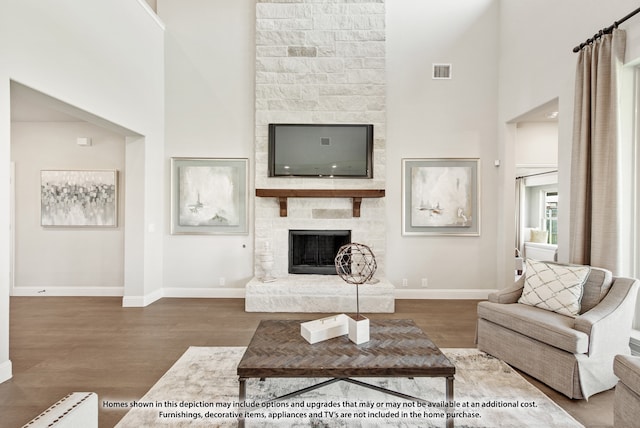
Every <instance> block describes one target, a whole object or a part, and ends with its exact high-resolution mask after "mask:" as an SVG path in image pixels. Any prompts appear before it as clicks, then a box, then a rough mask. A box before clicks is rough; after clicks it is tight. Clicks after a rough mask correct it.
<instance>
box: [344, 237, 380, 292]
mask: <svg viewBox="0 0 640 428" xmlns="http://www.w3.org/2000/svg"><path fill="white" fill-rule="evenodd" d="M335 264H336V272H337V273H338V275H339V276H340V278H342V279H343V280H344V281H345V282H346V283H348V284H355V285H360V284H364V283H365V282H367V281H369V280H370V279H371V278H373V274H374V273H375V272H376V269H377V268H378V265H377V263H376V256H375V255H373V251H371V248H369V247H368V246H366V245H364V244H358V243H355V242H352V243H350V244H346V245H343V246H342V247H340V249H339V250H338V254H336V258H335Z"/></svg>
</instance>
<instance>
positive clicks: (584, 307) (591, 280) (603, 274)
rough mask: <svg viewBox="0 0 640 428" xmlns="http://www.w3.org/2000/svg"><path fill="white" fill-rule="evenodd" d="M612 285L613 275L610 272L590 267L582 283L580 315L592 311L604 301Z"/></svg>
mask: <svg viewBox="0 0 640 428" xmlns="http://www.w3.org/2000/svg"><path fill="white" fill-rule="evenodd" d="M612 283H613V275H612V273H611V271H610V270H606V269H601V268H596V267H591V272H590V273H589V277H588V278H587V281H586V282H585V283H584V291H583V293H582V301H581V302H580V313H581V314H584V313H585V312H588V311H590V310H591V309H593V308H594V307H595V306H596V305H597V304H598V303H600V302H601V301H602V299H604V296H606V295H607V293H608V292H609V288H611V284H612Z"/></svg>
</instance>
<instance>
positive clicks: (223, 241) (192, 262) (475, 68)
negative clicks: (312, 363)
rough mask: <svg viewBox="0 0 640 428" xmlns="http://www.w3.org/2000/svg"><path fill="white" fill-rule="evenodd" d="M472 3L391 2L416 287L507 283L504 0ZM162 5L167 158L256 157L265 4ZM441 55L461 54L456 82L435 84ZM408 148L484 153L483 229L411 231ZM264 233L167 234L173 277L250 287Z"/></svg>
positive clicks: (394, 108)
mask: <svg viewBox="0 0 640 428" xmlns="http://www.w3.org/2000/svg"><path fill="white" fill-rule="evenodd" d="M464 3H465V7H464V8H461V7H460V4H459V3H457V4H453V5H448V4H439V5H438V7H437V8H436V7H433V6H432V5H430V4H429V2H423V1H420V0H393V1H389V2H386V20H387V37H386V39H387V40H386V43H387V56H388V62H387V70H386V71H387V84H388V90H387V99H388V109H387V120H388V126H387V132H388V134H387V135H388V136H389V139H388V140H387V165H386V167H387V173H386V176H387V185H386V191H387V193H386V194H387V197H386V200H387V212H386V223H387V225H386V227H387V240H388V241H387V251H386V253H387V254H388V256H387V262H386V265H387V276H388V277H389V279H390V280H391V281H392V282H394V283H395V284H397V285H399V284H401V283H402V279H403V278H407V279H408V283H409V288H419V287H420V279H421V278H423V277H427V278H428V280H429V285H430V288H437V289H457V290H460V289H463V290H464V289H469V288H472V289H477V288H483V289H491V288H496V264H495V256H494V254H495V248H496V245H497V242H496V229H497V227H498V223H497V222H496V221H495V217H496V215H497V211H496V205H497V198H496V192H494V191H493V189H495V188H496V186H497V185H498V183H497V172H496V169H495V167H494V166H493V161H494V159H496V158H497V152H498V147H497V143H496V141H497V133H496V121H497V120H496V111H497V101H498V96H497V90H498V86H497V72H498V7H497V1H495V0H469V1H465V2H464ZM157 9H158V14H159V16H160V17H161V19H162V20H163V21H164V22H165V23H166V26H167V61H166V67H167V68H166V74H167V77H166V79H167V83H166V88H167V89H166V94H167V95H166V96H167V145H166V157H167V159H166V162H167V163H168V161H169V158H170V157H171V156H193V157H197V156H204V157H218V156H229V157H249V158H252V157H253V155H252V150H253V142H252V141H253V140H252V138H253V136H252V126H253V124H254V116H253V97H254V95H253V92H254V87H253V76H254V73H255V60H254V58H255V56H254V55H255V53H254V44H255V40H254V23H255V1H253V0H242V1H231V0H228V1H219V2H209V1H204V0H189V1H188V2H185V1H182V0H180V1H179V0H158V5H157ZM434 62H447V63H449V62H450V63H452V64H453V75H454V79H453V80H451V81H432V80H431V78H430V76H431V64H432V63H434ZM221 82H224V83H223V84H221ZM404 157H424V158H429V157H478V158H481V160H482V168H481V171H482V177H481V180H482V188H483V192H482V216H483V221H482V235H481V236H480V237H467V238H463V237H455V238H452V237H411V238H409V237H403V236H401V234H400V231H401V229H400V227H401V218H400V201H401V187H402V184H401V179H400V178H401V171H400V166H401V159H402V158H404ZM250 160H251V162H252V163H253V162H254V159H250ZM252 168H253V165H252ZM165 188H166V189H167V191H168V190H169V182H168V177H167V178H166V186H165ZM250 192H252V193H251V194H253V188H252V189H250ZM165 209H166V210H168V204H167V206H166V208H165ZM252 215H253V213H252ZM167 227H168V226H167ZM165 233H166V230H165ZM252 242H253V239H252V237H251V236H249V237H220V236H171V235H167V236H166V237H165V240H164V244H165V246H164V251H165V269H164V275H165V286H166V287H168V288H183V289H185V288H186V289H188V288H209V289H215V288H216V287H220V285H219V278H220V277H225V278H226V286H227V287H242V286H243V284H244V282H246V279H247V278H250V277H251V276H252V275H253V271H252V260H253V252H254V249H253V248H252V245H253V244H252ZM243 245H246V246H247V248H243ZM183 254H189V257H187V258H185V257H184V256H182V255H183ZM452 254H453V255H454V256H452ZM181 257H182V258H181ZM461 265H464V266H465V268H464V269H460V266H461Z"/></svg>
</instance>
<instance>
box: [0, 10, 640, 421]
mask: <svg viewBox="0 0 640 428" xmlns="http://www.w3.org/2000/svg"><path fill="white" fill-rule="evenodd" d="M41 3H42V2H37V1H34V2H20V4H11V5H7V6H6V7H7V8H8V11H7V13H3V14H2V16H3V19H2V25H1V26H0V28H2V30H0V31H1V32H2V36H3V37H1V38H0V39H1V40H2V41H1V42H0V43H2V45H3V48H2V50H1V51H2V52H3V56H5V55H6V58H7V61H3V63H2V64H0V76H2V84H1V85H0V94H1V95H2V97H1V98H2V99H4V100H7V101H6V102H5V103H3V104H2V105H1V106H0V115H1V116H2V118H3V120H4V121H5V123H6V124H7V125H8V126H7V127H6V128H5V129H6V130H7V131H6V132H4V133H3V134H2V135H1V136H0V146H1V147H2V153H3V155H2V157H3V159H5V162H3V164H2V165H0V171H2V175H3V177H6V178H7V179H9V178H10V177H11V178H13V179H14V180H15V185H14V189H13V190H11V189H9V188H6V189H5V188H2V189H0V200H3V201H7V202H8V203H3V204H0V205H2V207H3V208H2V209H1V210H0V223H2V224H6V225H15V228H12V229H11V230H12V231H13V232H11V233H9V231H8V229H9V228H6V227H5V228H3V229H4V231H3V232H1V233H2V235H0V236H2V242H5V243H7V244H6V245H5V246H3V248H2V249H1V250H0V260H1V263H0V265H2V272H4V274H3V277H2V279H0V306H1V307H2V308H3V310H2V311H0V313H2V315H0V331H1V332H2V334H1V337H2V341H1V342H0V380H7V379H9V378H10V377H11V375H12V368H11V364H12V359H11V353H12V350H11V347H10V340H11V337H10V335H9V332H10V326H11V325H12V323H11V319H10V316H9V313H10V311H9V309H10V308H12V305H11V299H12V298H13V297H20V298H29V299H39V298H42V297H45V298H50V297H56V296H91V297H104V298H121V303H122V306H124V307H125V308H127V309H130V310H137V309H136V308H147V307H149V306H153V305H154V304H155V303H160V302H162V301H163V300H164V299H169V298H199V299H244V297H245V287H246V286H247V284H248V283H249V282H250V281H252V280H253V279H254V277H256V276H259V275H260V273H261V270H262V267H261V266H260V261H259V257H258V256H259V255H260V253H261V252H262V251H263V249H264V246H265V243H267V242H268V243H270V245H271V248H272V250H273V251H274V253H275V254H274V257H275V260H276V268H275V276H279V275H280V276H282V275H283V271H284V269H285V268H283V267H282V266H283V263H284V262H283V261H282V260H283V258H284V255H282V254H280V253H277V251H280V250H281V249H282V246H283V245H282V234H281V232H280V231H279V229H277V228H276V227H275V226H279V225H280V224H283V221H284V220H283V219H284V217H282V218H281V217H280V216H279V214H278V209H279V208H280V206H279V205H278V199H277V198H273V197H255V194H256V189H261V188H282V187H288V188H293V189H300V188H303V189H322V190H335V189H344V188H347V189H354V188H357V189H366V190H372V189H373V190H375V189H383V190H384V192H385V196H384V197H383V198H375V199H367V198H363V199H362V204H361V207H360V217H349V218H347V219H343V217H344V216H343V213H344V212H345V211H351V209H352V201H351V200H350V199H349V198H331V199H319V200H313V201H310V202H309V201H306V200H301V199H298V198H289V200H288V202H287V203H288V211H289V215H288V216H287V217H286V218H287V219H289V221H292V222H293V223H294V226H293V227H294V228H295V227H298V226H297V224H300V223H304V224H305V225H306V224H307V222H306V221H302V220H300V219H296V215H298V214H299V215H301V216H302V217H301V218H303V219H304V218H305V217H307V216H313V214H310V215H307V214H305V213H301V210H302V209H309V208H310V209H311V210H312V211H313V210H318V209H328V210H330V211H331V212H330V213H329V215H330V216H333V217H331V218H328V219H327V218H323V219H320V220H319V221H318V223H317V227H316V226H314V228H320V229H323V228H326V227H327V226H326V225H327V224H333V223H337V222H338V220H340V221H341V222H342V223H344V224H346V226H344V228H348V229H354V230H356V232H355V236H354V241H364V242H362V243H364V244H368V245H370V246H371V248H372V250H373V251H374V253H375V254H376V257H377V259H378V272H377V276H379V277H383V278H386V280H387V281H388V282H389V283H391V284H393V286H394V287H395V298H396V299H398V300H417V301H421V300H425V301H429V302H438V301H441V300H442V301H443V302H444V301H446V302H453V303H450V304H451V305H452V306H451V307H455V301H457V300H461V301H469V300H483V299H486V298H487V297H488V295H489V294H490V293H491V292H493V291H495V290H500V289H503V288H505V287H508V286H510V285H511V283H512V282H513V278H514V268H513V264H514V260H513V256H514V254H513V253H514V251H513V247H514V244H513V243H514V242H516V227H515V223H514V221H513V219H514V218H515V212H516V202H515V198H514V194H515V180H514V179H515V177H516V176H517V172H516V171H517V167H518V166H522V164H524V163H525V161H522V160H520V159H519V153H517V152H516V148H515V147H516V144H515V143H516V142H517V134H518V129H519V126H520V129H522V125H519V124H521V123H522V118H523V117H526V116H527V114H528V113H530V112H535V111H536V110H537V109H539V107H540V106H545V105H549V104H550V103H551V104H553V105H556V104H557V108H558V110H557V111H558V116H557V118H556V119H555V121H554V123H557V154H556V156H555V159H556V162H557V165H556V168H555V169H557V171H558V172H557V175H558V183H557V189H558V195H559V209H558V235H557V251H558V256H557V258H558V261H560V262H567V261H568V260H569V247H570V241H569V236H568V235H569V234H568V230H569V225H570V223H571V218H570V213H569V210H568V209H563V208H568V204H567V203H566V201H568V195H569V194H570V191H571V190H570V189H571V183H570V174H569V170H570V166H571V140H572V132H573V99H574V76H575V62H576V58H577V54H575V53H573V52H571V49H572V48H573V47H574V46H576V45H579V44H580V43H581V42H583V41H584V40H585V39H586V38H588V37H591V36H592V35H593V34H594V33H595V32H597V31H599V29H601V28H604V27H606V26H609V25H610V24H611V23H613V22H614V21H615V20H617V19H619V18H621V17H622V16H625V15H626V14H627V13H629V12H630V11H631V10H633V9H635V8H636V7H637V5H635V4H633V2H632V1H630V0H616V1H615V2H609V3H607V5H606V6H605V5H603V4H602V3H601V2H597V1H595V0H590V1H588V2H584V1H580V2H579V1H563V2H554V1H551V0H544V1H526V2H523V1H517V2H516V1H504V0H503V1H496V0H475V1H471V0H469V1H464V2H456V3H455V4H438V5H437V6H434V5H430V4H429V2H421V1H417V0H412V1H409V0H404V1H395V0H394V1H393V2H391V1H389V2H379V1H371V2H355V3H354V4H355V5H356V6H360V7H361V10H362V9H365V8H366V9H367V10H368V12H367V14H370V16H369V15H366V14H365V15H366V16H367V19H366V23H364V22H360V23H359V24H358V25H363V26H364V25H366V26H367V27H365V28H366V32H367V33H368V36H369V37H372V39H370V40H367V43H368V45H367V46H368V49H369V52H370V55H371V57H370V58H369V61H367V64H366V65H365V64H364V62H363V63H362V64H357V65H356V64H355V63H351V64H350V65H347V66H346V67H347V70H358V71H359V73H357V74H358V77H359V78H361V79H363V80H360V81H354V80H348V79H349V78H350V77H347V74H348V73H346V72H344V70H342V76H337V74H338V73H337V72H336V71H341V70H340V69H338V70H336V67H343V66H344V61H342V62H341V64H342V65H337V64H336V63H328V62H326V63H323V67H325V68H323V69H322V70H319V71H318V70H316V71H315V72H314V73H313V74H314V76H313V78H315V79H321V81H314V82H313V83H312V84H309V83H306V84H305V82H302V83H298V84H289V85H288V86H287V87H286V88H285V87H284V84H281V82H283V80H277V79H278V77H277V75H278V72H276V71H275V70H274V69H272V68H270V67H276V68H277V67H287V65H286V64H285V65H283V64H282V62H279V61H278V57H277V56H276V57H275V58H276V59H275V60H274V59H273V57H272V58H266V59H265V57H262V56H260V55H266V54H267V53H268V52H267V51H268V50H269V49H270V48H271V47H270V46H269V42H270V41H273V40H272V39H265V38H262V37H266V36H265V35H264V34H263V33H262V32H263V31H264V32H266V30H269V29H273V28H274V27H275V26H276V25H278V24H277V23H275V22H269V18H273V19H272V21H277V20H280V21H284V19H283V15H284V17H287V16H286V15H287V14H288V13H289V12H287V11H286V10H287V5H289V6H291V4H289V3H297V2H273V6H275V9H274V10H276V12H267V11H265V10H264V6H265V5H266V4H269V3H270V2H256V1H255V0H242V1H216V2H207V1H195V0H193V1H192V0H189V1H177V0H157V2H155V3H154V2H152V3H151V5H147V4H146V3H144V2H137V1H130V0H129V1H125V0H119V1H117V2H108V3H107V4H102V3H101V2H93V1H91V2H82V4H75V3H74V2H64V3H62V4H60V3H58V4H56V5H49V4H41ZM256 3H257V4H256ZM320 3H321V4H325V3H326V4H328V5H330V4H332V2H320ZM336 3H339V4H342V3H343V2H336ZM343 6H344V5H343ZM3 7H4V6H3ZM278 10H279V12H278ZM156 13H157V15H156ZM261 13H262V14H263V15H260V14H261ZM278 13H281V14H283V15H278ZM362 14H363V13H362V12H359V13H358V15H362ZM345 16H346V18H339V17H338V16H333V17H331V18H327V19H328V21H329V23H327V24H326V25H327V27H329V30H330V29H331V28H330V27H331V25H334V23H335V22H339V21H340V19H344V20H345V21H348V19H347V18H348V15H345ZM289 18H290V17H289ZM310 18H311V16H306V17H305V16H304V14H303V15H302V16H301V17H298V18H296V19H298V21H300V22H298V25H301V26H304V25H307V23H306V21H310V20H311V19H310ZM303 21H304V22H303ZM260 25H262V26H263V27H260ZM345 25H347V24H345ZM351 25H353V23H351ZM621 28H623V29H625V30H626V31H627V47H626V56H625V57H626V61H625V63H627V64H629V65H628V68H629V69H631V68H633V63H634V60H635V59H636V58H640V44H639V43H638V38H639V37H640V23H639V21H638V20H637V18H635V19H630V20H629V21H628V22H625V23H624V25H622V26H621ZM296 31H302V30H296ZM296 31H293V30H290V31H280V32H278V34H279V37H285V35H287V34H288V36H290V37H293V38H294V39H295V38H296V37H298V33H297V32H296ZM327 31H328V30H327ZM343 42H345V43H343V47H344V49H348V47H346V46H347V45H348V43H346V42H351V41H350V40H344V41H343ZM317 46H319V48H318V50H316V51H315V53H311V52H309V51H303V52H301V54H306V55H312V54H315V55H319V52H320V55H322V50H321V48H323V47H325V48H326V46H325V43H324V42H321V41H319V42H318V44H317ZM325 54H327V53H326V52H325ZM434 64H444V65H450V72H451V78H450V79H433V78H432V76H433V65H434ZM349 67H350V68H349ZM309 74H312V73H309ZM307 77H308V78H311V77H310V76H307ZM280 78H283V77H282V76H281V77H280ZM340 78H342V79H347V80H343V81H340V80H338V79H340ZM261 79H262V80H261ZM269 79H276V80H274V81H270V80H269ZM351 79H355V73H354V76H352V77H351ZM274 82H275V83H274ZM340 85H341V86H343V87H347V90H349V89H353V87H354V86H355V87H360V90H361V89H362V87H363V86H366V87H367V89H368V94H367V97H366V98H365V97H362V96H360V98H359V99H354V98H353V97H350V96H349V95H348V94H346V93H341V94H333V99H331V100H329V98H330V96H329V95H326V94H329V93H330V90H331V89H332V87H333V88H335V87H336V86H340ZM350 85H351V86H350ZM319 88H323V89H322V90H323V91H325V92H324V94H325V96H324V97H323V96H322V94H321V93H320V89H319ZM343 89H344V88H343ZM287 91H288V92H287ZM293 91H297V92H296V95H295V96H296V97H297V98H296V99H293V100H291V99H292V98H294V97H293V96H292V95H291V94H292V92H293ZM314 91H315V92H314ZM278 97H279V98H278ZM9 100H11V102H10V101H9ZM287 100H288V101H290V102H289V104H286V103H285V101H287ZM314 103H315V104H314ZM285 104H286V105H285ZM362 105H365V106H366V108H365V109H362V108H361V106H362ZM43 106H44V107H43ZM45 107H46V108H45ZM41 108H42V109H43V110H45V111H43V112H42V116H41V117H40V118H37V117H36V113H37V112H39V111H40V109H41ZM52 110H53V111H55V112H56V114H57V115H54V116H50V114H51V111H52ZM25 112H26V113H25ZM23 114H24V115H23ZM29 114H31V115H33V116H31V117H29ZM43 117H44V119H43ZM345 117H346V118H348V119H345ZM273 122H307V123H336V122H342V123H345V122H346V123H351V122H357V123H372V124H374V136H375V137H374V138H375V149H374V154H373V161H374V165H373V171H374V176H373V179H344V178H335V179H332V178H322V179H319V178H303V179H299V178H295V179H291V178H274V177H268V175H267V154H266V150H265V148H266V140H267V131H266V129H267V125H268V124H269V123H273ZM9 124H11V125H10V126H9ZM9 130H10V131H9ZM80 137H88V138H91V139H92V140H93V144H92V145H90V146H79V145H78V144H77V142H78V138H80ZM181 158H190V159H191V158H193V159H226V158H233V159H246V160H247V165H248V167H247V170H246V173H247V176H248V180H247V185H246V188H245V189H244V191H245V192H246V195H247V196H246V197H247V200H248V201H249V202H248V204H247V206H246V216H245V219H244V220H245V221H246V224H247V227H246V231H243V232H242V233H234V234H206V233H202V234H180V233H172V226H173V221H174V219H173V213H172V207H173V200H172V191H173V189H174V186H175V183H174V178H173V174H172V159H181ZM414 159H477V160H478V163H479V168H478V175H477V181H478V182H479V183H480V186H479V188H480V191H479V192H478V204H477V208H478V209H479V214H480V215H479V217H478V220H479V222H478V230H477V233H475V234H471V235H464V236H451V235H447V234H439V235H436V234H410V233H407V230H406V228H405V224H404V215H403V208H402V207H403V201H404V193H405V188H404V186H405V183H404V182H403V161H404V160H414ZM527 163H531V164H540V163H542V162H541V161H538V160H532V161H529V162H527ZM545 166H548V165H545ZM74 169H76V170H85V169H92V170H117V171H118V180H119V181H118V184H119V189H120V192H119V201H118V204H117V212H118V222H117V226H116V227H112V228H105V229H99V230H95V229H91V228H88V229H86V228H85V229H71V230H70V229H68V228H66V229H65V228H62V229H51V228H43V227H42V226H41V219H40V218H39V217H40V216H39V213H40V206H39V205H40V201H39V180H40V171H42V170H74ZM287 180H288V181H287ZM563 198H564V199H563ZM563 201H565V202H563ZM563 203H564V205H563ZM309 204H311V205H309ZM314 204H315V205H314ZM305 205H307V206H305ZM274 213H275V214H274ZM270 216H272V217H270ZM336 217H337V218H336ZM287 227H288V226H287ZM305 227H306V226H305ZM341 228H342V226H341ZM34 267H37V268H34ZM624 270H625V271H624V272H619V274H620V275H622V276H634V272H635V271H634V270H633V266H632V265H631V262H629V263H626V264H624ZM453 315H454V314H452V316H453ZM267 316H268V315H267ZM473 318H474V319H475V315H474V317H473ZM140 322H141V323H144V321H143V320H141V321H140ZM638 327H640V326H639V325H636V328H638ZM14 364H15V363H14ZM33 416H35V415H33Z"/></svg>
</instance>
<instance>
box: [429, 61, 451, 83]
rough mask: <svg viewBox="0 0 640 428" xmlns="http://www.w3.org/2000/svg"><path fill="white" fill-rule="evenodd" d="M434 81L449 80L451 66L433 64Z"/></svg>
mask: <svg viewBox="0 0 640 428" xmlns="http://www.w3.org/2000/svg"><path fill="white" fill-rule="evenodd" d="M433 78H434V79H451V64H433Z"/></svg>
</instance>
